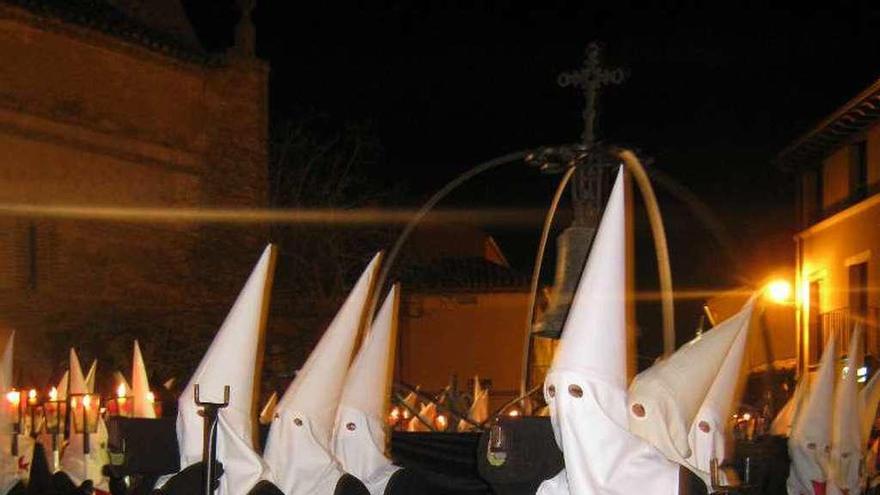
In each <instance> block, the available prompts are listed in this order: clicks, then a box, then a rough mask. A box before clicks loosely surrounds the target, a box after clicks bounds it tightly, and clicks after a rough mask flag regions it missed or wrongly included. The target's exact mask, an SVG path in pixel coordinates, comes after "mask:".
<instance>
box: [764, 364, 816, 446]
mask: <svg viewBox="0 0 880 495" xmlns="http://www.w3.org/2000/svg"><path fill="white" fill-rule="evenodd" d="M808 388H809V385H808V380H807V379H806V378H804V377H801V378H800V379H799V380H798V382H797V385H795V388H794V393H793V394H792V396H791V398H790V399H788V402H786V403H785V405H784V406H782V409H780V410H779V413H777V414H776V417H775V418H773V423H771V424H770V434H771V435H777V436H782V437H789V436H791V427H792V425H794V421H795V419H796V418H797V414H798V411H800V410H801V408H802V407H803V405H804V400H805V399H806V397H807V394H808V393H809V392H808V390H807V389H808Z"/></svg>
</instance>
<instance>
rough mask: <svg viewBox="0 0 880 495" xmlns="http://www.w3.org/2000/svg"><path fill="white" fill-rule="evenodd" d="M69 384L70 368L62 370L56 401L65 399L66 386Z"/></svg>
mask: <svg viewBox="0 0 880 495" xmlns="http://www.w3.org/2000/svg"><path fill="white" fill-rule="evenodd" d="M69 383H70V368H68V369H66V370H64V374H63V375H61V380H58V387H57V390H58V400H65V399H67V385H68V384H69Z"/></svg>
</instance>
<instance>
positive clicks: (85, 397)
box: [83, 394, 92, 409]
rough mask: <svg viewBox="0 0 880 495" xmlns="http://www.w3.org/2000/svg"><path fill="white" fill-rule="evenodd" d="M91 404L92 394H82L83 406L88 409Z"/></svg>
mask: <svg viewBox="0 0 880 495" xmlns="http://www.w3.org/2000/svg"><path fill="white" fill-rule="evenodd" d="M91 404H92V396H91V395H89V394H86V395H83V407H84V408H86V409H88V408H89V406H90V405H91Z"/></svg>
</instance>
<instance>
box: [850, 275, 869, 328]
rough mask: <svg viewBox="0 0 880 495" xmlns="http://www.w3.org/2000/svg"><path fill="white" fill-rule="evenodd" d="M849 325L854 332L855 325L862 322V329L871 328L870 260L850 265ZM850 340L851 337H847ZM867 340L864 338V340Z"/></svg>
mask: <svg viewBox="0 0 880 495" xmlns="http://www.w3.org/2000/svg"><path fill="white" fill-rule="evenodd" d="M848 297H849V320H850V321H849V325H847V327H848V328H847V330H848V331H849V332H852V331H853V330H854V329H855V325H857V324H861V325H862V331H863V332H865V334H863V335H865V336H866V337H867V332H869V331H870V330H871V329H870V328H869V326H868V320H867V318H868V262H867V261H864V262H862V263H856V264H853V265H849V294H848ZM847 340H849V339H847ZM862 342H863V343H864V342H865V341H864V340H863V341H862Z"/></svg>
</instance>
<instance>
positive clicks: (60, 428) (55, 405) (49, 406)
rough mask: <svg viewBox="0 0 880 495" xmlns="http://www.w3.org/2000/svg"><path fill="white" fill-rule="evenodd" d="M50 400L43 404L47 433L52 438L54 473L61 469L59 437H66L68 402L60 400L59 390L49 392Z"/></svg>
mask: <svg viewBox="0 0 880 495" xmlns="http://www.w3.org/2000/svg"><path fill="white" fill-rule="evenodd" d="M48 397H49V400H47V401H46V402H45V403H44V404H43V416H44V417H45V419H46V432H47V433H49V435H50V436H51V437H52V472H56V471H58V469H59V465H60V462H61V455H60V454H61V453H60V450H61V449H60V448H59V445H58V437H59V436H64V433H65V424H66V421H67V401H66V400H63V399H62V400H59V399H58V389H56V388H55V387H52V389H51V390H49V396H48Z"/></svg>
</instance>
